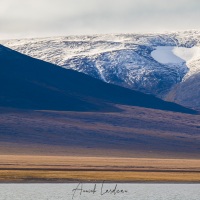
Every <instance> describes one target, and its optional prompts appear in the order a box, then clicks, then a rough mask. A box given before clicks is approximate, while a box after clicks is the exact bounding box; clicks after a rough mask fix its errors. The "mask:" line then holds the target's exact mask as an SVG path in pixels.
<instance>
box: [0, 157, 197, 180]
mask: <svg viewBox="0 0 200 200" xmlns="http://www.w3.org/2000/svg"><path fill="white" fill-rule="evenodd" d="M79 181H82V182H102V181H106V182H124V183H126V182H131V183H136V182H144V183H155V182H159V183H200V160H199V159H158V158H117V157H112V158H110V157H81V156H32V155H31V156H30V155H26V156H24V155H23V156H20V155H0V182H1V183H32V182H33V183H34V182H39V183H40V182H41V183H43V182H47V183H48V182H50V183H54V182H56V183H57V182H61V183H69V182H79Z"/></svg>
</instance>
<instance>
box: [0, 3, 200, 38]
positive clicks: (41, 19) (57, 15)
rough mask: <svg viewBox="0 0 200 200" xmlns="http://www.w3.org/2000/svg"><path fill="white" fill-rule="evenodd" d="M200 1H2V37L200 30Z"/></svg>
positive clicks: (0, 6) (0, 22)
mask: <svg viewBox="0 0 200 200" xmlns="http://www.w3.org/2000/svg"><path fill="white" fill-rule="evenodd" d="M199 19H200V1H199V0H0V39H11V38H29V37H45V36H60V35H86V34H90V35H91V34H108V33H138V32H145V33H146V32H164V31H176V30H189V29H197V30H199V29H200V20H199Z"/></svg>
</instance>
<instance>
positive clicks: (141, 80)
mask: <svg viewBox="0 0 200 200" xmlns="http://www.w3.org/2000/svg"><path fill="white" fill-rule="evenodd" d="M1 43H2V44H4V45H5V46H8V47H10V48H12V49H14V50H17V51H19V52H21V53H23V54H27V55H29V56H31V57H34V58H38V59H41V60H44V61H48V62H51V63H54V64H56V65H59V66H61V67H64V68H66V69H73V70H76V71H79V72H82V73H85V74H88V75H90V76H92V77H94V78H98V79H101V80H103V81H105V82H107V83H113V84H116V85H120V86H123V87H127V88H130V89H134V90H138V91H141V92H144V93H148V94H149V93H150V94H153V95H156V96H158V97H161V98H163V99H167V100H170V101H174V102H177V103H180V104H182V105H185V106H188V107H192V108H195V109H200V95H199V93H200V89H199V87H195V86H196V85H197V84H196V82H198V81H199V76H197V74H198V73H200V31H185V32H172V33H163V34H115V35H93V36H68V37H52V38H39V39H20V40H9V41H1ZM191 80H195V83H194V84H193V82H194V81H191ZM191 82H192V83H191ZM191 84H192V85H191ZM194 87H195V88H194ZM184 88H192V90H188V89H184ZM172 93H173V95H172ZM187 97H189V98H191V99H194V98H195V102H196V103H195V104H194V103H193V101H190V100H189V99H188V98H187Z"/></svg>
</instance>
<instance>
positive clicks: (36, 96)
mask: <svg viewBox="0 0 200 200" xmlns="http://www.w3.org/2000/svg"><path fill="white" fill-rule="evenodd" d="M0 72H1V73H0V83H1V84H0V89H1V93H0V106H6V107H16V108H25V109H28V108H29V109H47V110H74V111H94V110H96V111H106V110H107V111H114V110H118V109H116V107H115V106H114V104H122V105H132V106H141V107H148V108H154V109H161V110H169V111H175V112H176V111H177V112H186V113H191V114H195V113H197V112H196V111H194V110H190V109H187V108H184V107H182V106H179V105H177V104H174V103H170V102H165V101H163V100H160V99H158V98H156V97H154V96H152V95H147V94H143V93H141V92H136V91H132V90H129V89H126V88H122V87H119V86H116V85H112V84H108V83H104V82H103V81H100V80H97V79H94V78H92V77H90V76H87V75H84V74H82V73H79V72H76V71H73V70H66V69H63V68H60V67H58V66H56V65H53V64H50V63H47V62H44V61H41V60H38V59H34V58H31V57H29V56H26V55H23V54H21V53H18V52H16V51H13V50H11V49H8V48H6V47H4V46H0Z"/></svg>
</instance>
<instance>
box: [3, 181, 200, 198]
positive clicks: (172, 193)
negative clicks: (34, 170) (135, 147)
mask: <svg viewBox="0 0 200 200" xmlns="http://www.w3.org/2000/svg"><path fill="white" fill-rule="evenodd" d="M74 189H75V190H74ZM86 190H87V192H86ZM113 190H114V191H113ZM81 191H82V193H81ZM106 191H107V192H106ZM117 191H118V193H117ZM70 199H74V200H200V184H128V183H127V184H117V185H116V184H113V183H112V184H104V185H102V184H97V185H96V188H95V184H79V185H78V184H74V183H73V184H46V183H45V184H0V200H70Z"/></svg>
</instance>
